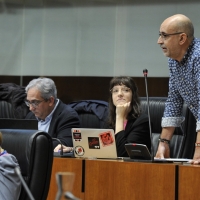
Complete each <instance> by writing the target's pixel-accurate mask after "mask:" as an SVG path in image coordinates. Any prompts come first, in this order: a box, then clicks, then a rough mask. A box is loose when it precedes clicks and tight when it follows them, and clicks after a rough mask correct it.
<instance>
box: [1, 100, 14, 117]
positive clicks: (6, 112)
mask: <svg viewBox="0 0 200 200" xmlns="http://www.w3.org/2000/svg"><path fill="white" fill-rule="evenodd" d="M0 118H15V115H14V110H13V107H12V105H11V103H9V102H7V101H3V100H0Z"/></svg>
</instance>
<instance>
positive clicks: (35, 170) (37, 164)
mask: <svg viewBox="0 0 200 200" xmlns="http://www.w3.org/2000/svg"><path fill="white" fill-rule="evenodd" d="M0 131H1V132H2V134H3V144H2V147H3V148H4V149H6V150H7V151H8V153H10V154H13V155H14V156H15V157H16V158H17V160H18V162H19V165H20V168H21V173H22V176H23V178H24V180H25V181H26V183H27V185H28V187H29V189H30V191H31V193H32V194H33V197H34V198H35V199H37V200H46V198H47V195H48V190H49V184H50V178H51V169H52V161H53V147H52V139H51V137H50V136H49V135H48V134H47V133H46V132H43V131H37V130H24V129H23V130H20V129H1V130H0ZM25 199H28V197H27V194H26V192H25V190H24V189H23V187H22V191H21V194H20V200H25Z"/></svg>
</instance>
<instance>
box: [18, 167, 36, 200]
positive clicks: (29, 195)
mask: <svg viewBox="0 0 200 200" xmlns="http://www.w3.org/2000/svg"><path fill="white" fill-rule="evenodd" d="M14 171H15V173H16V174H17V176H18V177H19V179H20V181H21V183H22V185H23V187H24V189H25V191H26V193H27V194H28V197H29V199H30V200H35V199H34V197H33V195H32V194H31V191H30V189H29V188H28V186H27V184H26V182H25V181H24V179H23V177H22V175H21V172H20V169H19V167H15V169H14Z"/></svg>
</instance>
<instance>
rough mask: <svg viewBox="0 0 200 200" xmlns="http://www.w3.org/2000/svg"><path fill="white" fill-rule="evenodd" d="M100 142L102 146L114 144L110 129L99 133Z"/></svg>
mask: <svg viewBox="0 0 200 200" xmlns="http://www.w3.org/2000/svg"><path fill="white" fill-rule="evenodd" d="M99 137H100V140H101V143H102V145H103V146H104V147H106V146H110V145H113V144H114V138H113V136H112V134H111V132H110V131H106V132H103V133H100V134H99Z"/></svg>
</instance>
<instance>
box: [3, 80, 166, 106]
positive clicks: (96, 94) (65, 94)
mask: <svg viewBox="0 0 200 200" xmlns="http://www.w3.org/2000/svg"><path fill="white" fill-rule="evenodd" d="M33 78H37V77H36V76H24V77H23V79H22V85H23V86H26V85H27V84H28V83H29V81H31V80H32V79H33ZM49 78H52V79H53V80H54V81H55V84H56V86H57V90H58V98H60V99H61V100H62V101H63V102H64V103H69V102H71V101H78V100H82V99H98V100H104V101H107V100H108V96H109V82H110V80H111V79H112V77H77V76H76V77H71V76H70V77H60V76H59V77H58V76H55V77H49ZM133 78H134V80H135V82H136V84H137V86H138V90H139V95H140V96H141V97H142V96H146V89H145V80H144V77H133ZM168 80H169V79H168V78H166V77H165V78H157V77H156V78H153V77H148V79H147V82H148V91H149V97H151V96H160V97H165V96H167V94H168ZM6 82H13V83H16V84H20V77H17V76H13V77H12V76H2V77H1V81H0V83H6Z"/></svg>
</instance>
